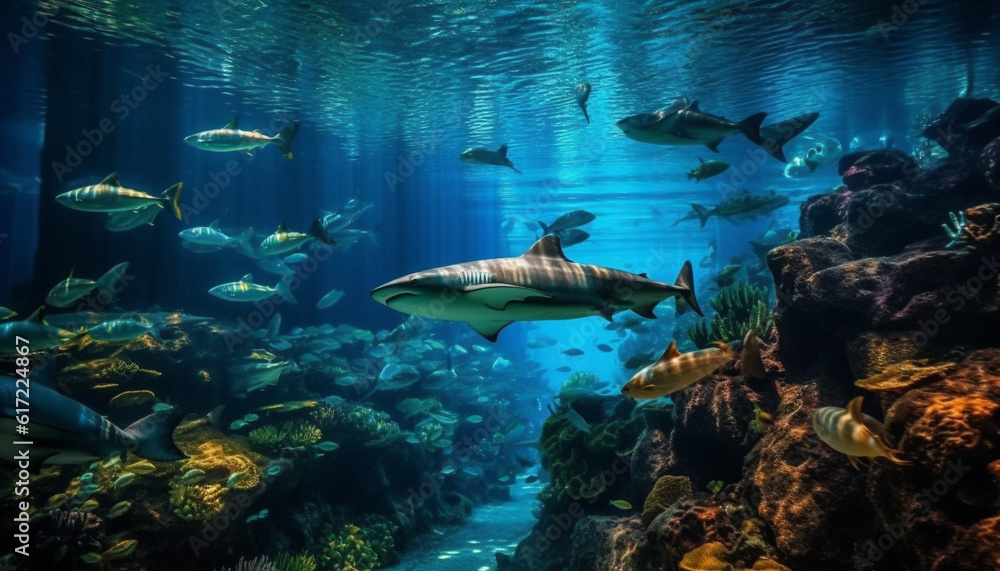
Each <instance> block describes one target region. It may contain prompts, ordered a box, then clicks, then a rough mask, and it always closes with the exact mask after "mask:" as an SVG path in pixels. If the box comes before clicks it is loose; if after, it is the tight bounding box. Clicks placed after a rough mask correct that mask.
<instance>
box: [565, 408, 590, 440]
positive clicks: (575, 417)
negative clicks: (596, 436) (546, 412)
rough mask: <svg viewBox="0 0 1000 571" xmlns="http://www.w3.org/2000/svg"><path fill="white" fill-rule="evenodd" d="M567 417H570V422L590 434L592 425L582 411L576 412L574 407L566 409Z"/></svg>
mask: <svg viewBox="0 0 1000 571" xmlns="http://www.w3.org/2000/svg"><path fill="white" fill-rule="evenodd" d="M566 417H567V418H569V423H570V424H572V425H573V426H575V427H576V428H577V429H578V430H580V431H581V432H586V433H587V434H590V425H589V424H587V421H586V420H584V418H583V417H582V416H580V413H578V412H576V411H575V410H573V409H572V408H570V409H569V410H568V411H566Z"/></svg>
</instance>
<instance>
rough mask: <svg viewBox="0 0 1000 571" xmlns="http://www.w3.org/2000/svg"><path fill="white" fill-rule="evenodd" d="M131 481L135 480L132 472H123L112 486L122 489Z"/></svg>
mask: <svg viewBox="0 0 1000 571" xmlns="http://www.w3.org/2000/svg"><path fill="white" fill-rule="evenodd" d="M133 480H135V474H133V473H132V472H125V473H124V474H122V475H121V476H118V479H117V480H115V483H114V484H113V485H114V487H115V488H124V487H125V486H127V485H129V484H131V483H132V481H133Z"/></svg>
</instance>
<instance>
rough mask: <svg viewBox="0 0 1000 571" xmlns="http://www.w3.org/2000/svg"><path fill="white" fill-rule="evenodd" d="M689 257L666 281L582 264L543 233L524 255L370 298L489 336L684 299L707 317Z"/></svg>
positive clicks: (433, 275)
mask: <svg viewBox="0 0 1000 571" xmlns="http://www.w3.org/2000/svg"><path fill="white" fill-rule="evenodd" d="M693 284H694V279H693V275H692V272H691V262H685V263H684V266H683V268H682V269H681V272H680V274H679V275H678V277H677V281H676V282H674V284H672V285H671V284H666V283H662V282H658V281H654V280H651V279H649V277H647V276H646V274H633V273H629V272H623V271H621V270H614V269H611V268H605V267H601V266H589V265H585V264H577V263H575V262H572V261H570V260H568V259H567V258H566V256H565V254H563V251H562V246H561V244H560V240H559V237H558V236H556V235H554V234H548V235H546V236H543V237H542V238H541V239H540V240H538V241H537V242H535V244H534V245H533V246H532V247H531V248H530V249H529V250H528V251H527V252H525V253H524V254H523V255H521V256H518V257H516V258H497V259H492V260H480V261H476V262H467V263H464V264H456V265H452V266H445V267H441V268H435V269H431V270H426V271H423V272H417V273H415V274H410V275H408V276H403V277H401V278H398V279H396V280H393V281H391V282H389V283H386V284H383V285H381V286H379V287H377V288H375V289H374V290H372V292H371V296H372V299H374V300H375V301H377V302H379V303H381V304H383V305H385V306H388V307H390V308H392V309H395V310H396V311H401V312H403V313H408V314H410V315H419V316H422V317H432V318H435V319H444V320H450V321H465V322H467V323H468V324H469V325H471V326H472V327H473V328H474V329H475V330H476V331H478V332H479V333H480V334H481V335H483V337H485V338H486V339H489V340H490V341H496V339H497V335H498V334H499V333H500V330H502V329H503V328H504V327H506V326H508V325H510V324H511V323H512V322H514V321H535V320H547V319H575V318H578V317H587V316H590V315H600V316H601V317H604V318H605V319H607V320H608V321H611V320H612V317H613V316H614V314H615V313H616V312H619V311H627V310H631V311H633V312H635V313H636V314H638V315H641V316H643V317H647V318H649V319H655V318H656V315H655V314H654V313H653V308H654V307H656V305H657V304H658V303H660V302H661V301H663V300H665V299H670V298H682V299H683V300H684V301H686V302H687V304H688V305H689V306H691V308H692V309H694V310H695V312H697V313H698V314H699V315H701V309H700V308H699V307H698V302H697V300H696V299H695V296H694V286H693Z"/></svg>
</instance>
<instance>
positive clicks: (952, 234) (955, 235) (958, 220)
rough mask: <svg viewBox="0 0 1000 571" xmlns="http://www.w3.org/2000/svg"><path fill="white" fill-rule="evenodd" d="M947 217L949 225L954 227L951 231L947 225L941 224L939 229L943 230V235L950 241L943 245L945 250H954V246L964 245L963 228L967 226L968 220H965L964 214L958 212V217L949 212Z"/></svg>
mask: <svg viewBox="0 0 1000 571" xmlns="http://www.w3.org/2000/svg"><path fill="white" fill-rule="evenodd" d="M948 217H949V218H950V219H951V225H952V226H954V229H952V228H951V227H950V226H948V225H947V224H942V225H941V228H943V229H944V233H945V234H947V235H948V237H949V238H951V241H950V242H948V243H947V244H945V246H944V247H945V248H948V249H950V248H954V247H955V246H959V245H964V244H965V226H966V225H967V224H968V220H966V219H965V212H964V211H960V212H959V213H958V216H956V215H955V213H954V212H949V213H948Z"/></svg>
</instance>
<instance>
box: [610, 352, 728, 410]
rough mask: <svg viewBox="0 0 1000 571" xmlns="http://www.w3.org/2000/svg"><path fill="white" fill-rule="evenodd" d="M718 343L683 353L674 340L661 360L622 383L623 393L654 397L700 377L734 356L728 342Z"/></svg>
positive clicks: (685, 385) (687, 384) (671, 391)
mask: <svg viewBox="0 0 1000 571" xmlns="http://www.w3.org/2000/svg"><path fill="white" fill-rule="evenodd" d="M715 345H716V346H715V347H712V348H709V349H701V350H699V351H692V352H690V353H684V354H683V355H682V354H681V353H680V352H679V351H678V350H677V344H676V343H675V342H674V341H671V342H670V346H669V347H667V350H666V351H664V352H663V355H661V356H660V358H659V360H657V361H656V362H655V363H653V364H652V365H648V366H646V367H643V368H642V369H640V370H639V371H638V372H636V374H634V375H632V378H631V379H629V381H628V382H627V383H625V386H623V387H622V390H621V392H622V394H623V395H625V396H627V397H632V398H636V399H655V398H659V397H662V396H666V395H669V394H672V393H675V392H677V391H679V390H681V389H683V388H685V387H687V386H690V385H692V384H694V383H696V382H698V381H700V380H701V379H703V378H705V377H707V376H708V375H710V374H712V371H715V370H716V369H718V368H719V367H721V366H722V365H724V364H726V363H727V362H729V360H730V359H732V358H733V352H732V350H731V349H730V348H729V346H728V345H726V344H725V343H723V342H721V341H717V342H716V343H715Z"/></svg>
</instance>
